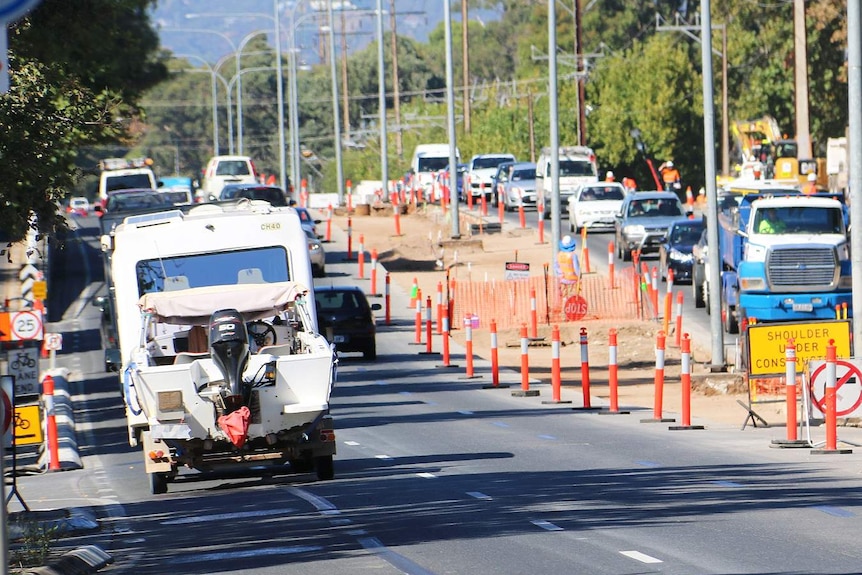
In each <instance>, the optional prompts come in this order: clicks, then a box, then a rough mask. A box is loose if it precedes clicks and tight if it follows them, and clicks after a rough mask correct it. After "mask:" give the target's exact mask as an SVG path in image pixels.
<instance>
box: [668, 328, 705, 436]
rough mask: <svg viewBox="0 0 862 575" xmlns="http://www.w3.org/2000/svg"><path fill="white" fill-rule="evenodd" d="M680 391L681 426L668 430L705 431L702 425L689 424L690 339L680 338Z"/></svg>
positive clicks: (672, 426) (674, 426) (686, 337)
mask: <svg viewBox="0 0 862 575" xmlns="http://www.w3.org/2000/svg"><path fill="white" fill-rule="evenodd" d="M680 360H681V364H680V373H679V378H680V379H679V381H680V389H681V390H682V425H671V426H670V427H668V429H672V430H677V429H705V428H704V426H702V425H692V424H691V338H690V337H689V335H688V334H684V335H683V336H682V350H681V352H680Z"/></svg>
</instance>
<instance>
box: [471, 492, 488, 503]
mask: <svg viewBox="0 0 862 575" xmlns="http://www.w3.org/2000/svg"><path fill="white" fill-rule="evenodd" d="M467 495H469V496H470V497H475V498H476V499H483V500H485V501H490V500H491V496H490V495H485V494H484V493H482V492H481V491H468V492H467Z"/></svg>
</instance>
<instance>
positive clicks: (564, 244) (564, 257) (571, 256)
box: [554, 235, 581, 284]
mask: <svg viewBox="0 0 862 575" xmlns="http://www.w3.org/2000/svg"><path fill="white" fill-rule="evenodd" d="M576 245H577V244H576V243H575V238H573V237H572V236H570V235H565V236H563V239H561V240H560V253H559V254H557V261H556V263H555V264H554V271H555V272H556V273H557V277H559V278H560V283H563V284H575V283H578V280H580V278H581V265H580V263H579V262H578V258H577V256H576V255H575V246H576Z"/></svg>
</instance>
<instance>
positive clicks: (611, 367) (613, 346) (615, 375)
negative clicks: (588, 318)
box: [599, 328, 630, 415]
mask: <svg viewBox="0 0 862 575" xmlns="http://www.w3.org/2000/svg"><path fill="white" fill-rule="evenodd" d="M608 395H609V398H608V399H609V401H610V406H609V408H608V411H600V412H599V413H602V414H605V413H606V414H609V415H623V414H627V413H630V412H628V411H620V403H619V366H618V365H617V330H616V329H614V328H611V329H610V330H608Z"/></svg>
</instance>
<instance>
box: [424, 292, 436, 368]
mask: <svg viewBox="0 0 862 575" xmlns="http://www.w3.org/2000/svg"><path fill="white" fill-rule="evenodd" d="M425 339H426V341H425V353H426V354H432V353H434V351H432V349H431V296H430V295H429V296H428V297H427V298H425Z"/></svg>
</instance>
